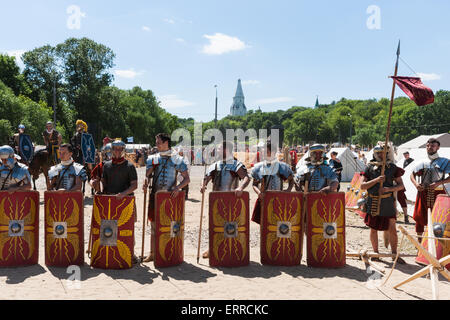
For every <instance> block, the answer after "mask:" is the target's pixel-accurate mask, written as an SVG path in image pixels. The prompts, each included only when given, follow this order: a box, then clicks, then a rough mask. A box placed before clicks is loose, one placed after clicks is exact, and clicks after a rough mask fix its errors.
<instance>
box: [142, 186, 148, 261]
mask: <svg viewBox="0 0 450 320" xmlns="http://www.w3.org/2000/svg"><path fill="white" fill-rule="evenodd" d="M146 210H147V188H145V189H144V208H143V212H144V213H143V215H142V250H141V261H142V260H144V246H145V211H146Z"/></svg>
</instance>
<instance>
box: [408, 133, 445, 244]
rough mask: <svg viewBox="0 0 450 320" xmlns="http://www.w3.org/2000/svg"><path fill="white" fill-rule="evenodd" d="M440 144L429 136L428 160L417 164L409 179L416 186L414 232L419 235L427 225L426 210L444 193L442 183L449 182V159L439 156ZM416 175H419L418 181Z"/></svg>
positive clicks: (431, 207)
mask: <svg viewBox="0 0 450 320" xmlns="http://www.w3.org/2000/svg"><path fill="white" fill-rule="evenodd" d="M440 146H441V143H440V142H439V140H437V139H434V138H431V139H429V140H428V142H427V154H428V160H425V161H422V162H420V163H418V164H417V166H416V167H415V168H414V170H413V172H412V173H411V176H410V178H411V181H412V183H413V184H414V186H415V187H416V188H417V197H416V204H415V206H414V216H413V218H414V220H415V221H416V232H417V235H418V236H419V237H420V236H422V234H423V231H424V227H425V226H426V225H427V223H428V221H427V218H428V216H427V210H428V209H433V206H434V202H435V200H436V196H437V195H438V194H441V193H445V190H444V184H446V183H449V182H450V176H447V178H446V177H445V176H446V175H448V174H450V160H449V159H447V158H443V157H439V154H438V150H439V148H440ZM416 177H420V178H421V179H420V183H419V182H417V179H416Z"/></svg>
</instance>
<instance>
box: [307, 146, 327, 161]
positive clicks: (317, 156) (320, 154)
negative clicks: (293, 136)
mask: <svg viewBox="0 0 450 320" xmlns="http://www.w3.org/2000/svg"><path fill="white" fill-rule="evenodd" d="M325 159H327V157H326V156H325V146H324V145H322V144H314V145H312V146H311V147H310V148H309V157H308V158H306V159H305V160H306V161H307V162H310V163H311V164H313V165H316V166H317V165H321V164H322V163H323V161H324V160H325Z"/></svg>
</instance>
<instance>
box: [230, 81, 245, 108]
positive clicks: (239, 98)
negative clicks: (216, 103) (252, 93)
mask: <svg viewBox="0 0 450 320" xmlns="http://www.w3.org/2000/svg"><path fill="white" fill-rule="evenodd" d="M244 100H245V97H244V91H243V90H242V84H241V79H239V80H238V85H237V88H236V94H235V96H234V98H233V104H232V105H231V108H230V114H231V115H232V116H245V115H246V114H247V107H246V106H245V103H244Z"/></svg>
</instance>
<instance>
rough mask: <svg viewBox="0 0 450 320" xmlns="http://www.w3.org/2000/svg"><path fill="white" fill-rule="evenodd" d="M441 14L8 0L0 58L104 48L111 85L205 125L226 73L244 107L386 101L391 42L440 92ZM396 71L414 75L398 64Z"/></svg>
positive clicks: (449, 75)
mask: <svg viewBox="0 0 450 320" xmlns="http://www.w3.org/2000/svg"><path fill="white" fill-rule="evenodd" d="M71 6H76V7H78V8H79V9H80V12H81V14H79V15H78V17H79V19H78V20H79V21H80V24H79V28H78V26H77V25H76V20H73V19H71V18H72V17H73V15H74V14H75V15H76V16H77V12H76V11H70V10H69V11H70V12H69V13H68V9H70V7H71ZM374 6H375V7H374ZM374 10H375V11H374ZM376 10H379V15H377V11H376ZM449 12H450V2H449V1H447V0H428V1H425V0H423V1H419V0H408V1H407V0H395V1H392V0H369V1H366V0H342V1H336V0H329V1H300V0H297V1H293V0H292V1H287V0H286V1H285V0H278V1H269V0H258V1H256V0H255V1H250V0H247V1H246V0H241V1H236V0H227V1H213V0H209V1H206V0H202V1H200V0H198V1H197V0H190V1H182V0H175V1H174V0H165V1H159V0H158V1H155V0H153V1H144V0H141V1H132V0H130V1H126V2H125V1H103V0H96V1H81V0H71V1H61V0H49V1H21V0H16V1H8V2H4V3H2V5H1V12H0V30H1V31H0V32H1V36H0V39H1V41H0V52H8V53H10V54H16V55H17V54H20V53H21V52H23V51H24V50H25V51H26V50H31V49H33V48H36V47H39V46H43V45H45V44H51V45H56V44H57V43H61V42H63V41H64V40H65V39H67V38H69V37H78V38H80V37H88V38H90V39H92V40H94V41H97V42H100V43H102V44H104V45H107V46H108V47H110V48H111V49H112V50H113V51H114V52H115V54H116V59H115V67H114V68H113V70H112V72H113V73H114V74H115V80H114V85H116V86H118V87H119V88H123V89H129V88H132V87H133V86H136V85H138V86H141V87H142V88H144V89H151V90H153V92H154V93H155V95H156V96H157V97H158V98H159V99H160V100H161V101H162V105H163V106H164V107H166V109H167V110H168V111H169V112H171V113H174V114H176V115H178V116H180V117H185V118H186V117H194V118H195V119H196V120H199V121H209V120H212V119H213V117H214V99H215V89H214V85H216V84H217V85H218V95H219V108H218V109H219V111H218V113H219V118H222V117H224V116H226V115H227V114H228V113H229V109H230V106H231V103H232V98H233V96H234V93H235V90H236V85H237V79H238V78H240V79H242V81H243V90H244V95H245V97H246V100H245V102H246V105H247V109H257V108H258V107H261V110H263V111H275V110H278V109H287V108H289V107H291V106H293V105H300V106H313V105H314V103H315V99H316V95H319V100H320V102H321V103H330V102H331V101H333V100H336V101H337V100H339V99H340V98H342V97H346V98H350V99H369V98H381V97H388V96H389V95H390V90H391V87H392V82H391V80H390V79H388V78H387V77H388V76H389V75H391V74H392V73H393V69H394V61H395V51H396V46H397V42H398V40H399V39H401V41H402V50H401V53H402V55H401V56H402V58H403V59H404V60H405V61H406V62H407V63H408V65H409V66H410V67H412V68H413V69H414V71H415V72H417V73H419V74H421V75H422V76H423V81H424V83H425V84H426V85H428V86H429V87H431V88H432V89H433V90H434V91H436V90H439V89H447V90H448V89H450V82H449V79H450V59H449V57H450V36H449V31H450V20H449V19H448V14H449ZM378 17H379V19H378ZM68 23H69V25H68ZM368 23H369V26H370V28H369V27H368ZM400 74H401V75H414V73H413V72H412V71H411V70H410V69H409V68H408V67H407V66H406V65H405V64H404V63H400ZM397 94H398V95H403V93H401V92H400V91H399V90H397Z"/></svg>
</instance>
